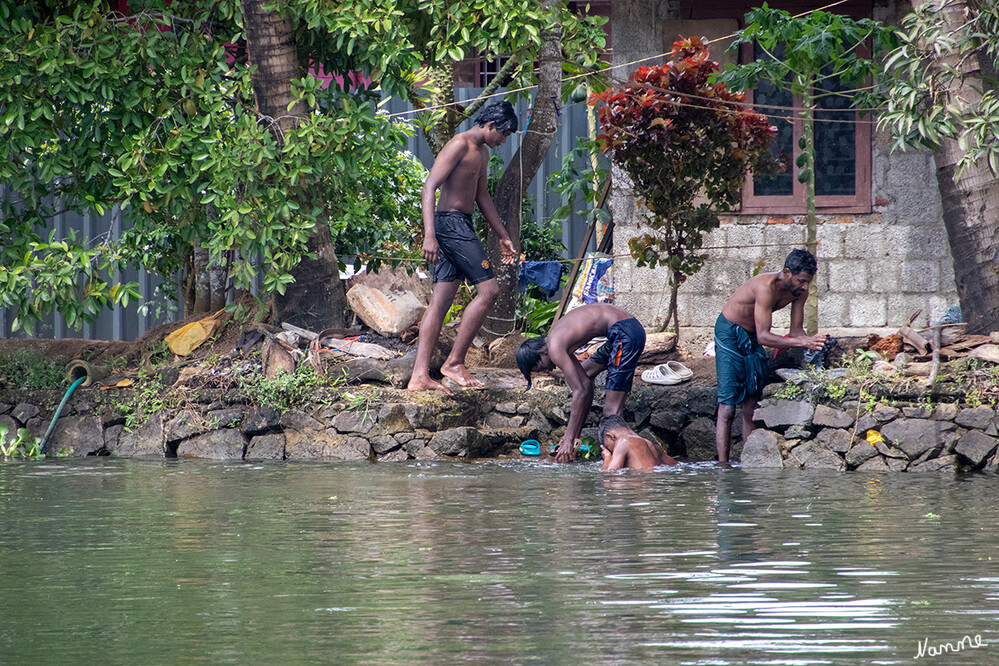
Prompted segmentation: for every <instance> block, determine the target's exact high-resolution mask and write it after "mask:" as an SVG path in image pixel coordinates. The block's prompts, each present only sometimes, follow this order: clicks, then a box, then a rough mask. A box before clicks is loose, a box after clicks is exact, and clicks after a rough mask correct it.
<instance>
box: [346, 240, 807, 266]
mask: <svg viewBox="0 0 999 666" xmlns="http://www.w3.org/2000/svg"><path fill="white" fill-rule="evenodd" d="M820 244H821V243H818V242H816V245H820ZM797 245H801V243H758V244H753V245H705V246H704V247H702V248H698V251H700V250H743V249H746V248H751V247H790V246H797ZM358 256H360V257H363V258H365V259H369V260H370V259H380V260H382V261H399V262H406V263H426V262H425V261H424V260H423V259H422V258H410V257H383V256H379V255H367V254H362V255H358ZM603 256H604V258H607V259H616V258H617V257H631V256H633V255H632V254H631V253H630V252H626V253H623V254H606V255H603ZM545 261H557V262H559V263H563V264H571V263H574V262H575V261H576V260H575V259H546V260H545Z"/></svg>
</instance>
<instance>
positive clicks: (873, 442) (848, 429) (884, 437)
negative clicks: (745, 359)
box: [0, 379, 999, 472]
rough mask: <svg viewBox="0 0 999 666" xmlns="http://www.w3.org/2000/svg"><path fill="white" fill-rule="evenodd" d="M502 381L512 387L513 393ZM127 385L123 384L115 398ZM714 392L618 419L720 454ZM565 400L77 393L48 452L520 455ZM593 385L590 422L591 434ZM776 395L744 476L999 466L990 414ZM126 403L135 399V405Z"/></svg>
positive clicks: (18, 406)
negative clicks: (277, 405)
mask: <svg viewBox="0 0 999 666" xmlns="http://www.w3.org/2000/svg"><path fill="white" fill-rule="evenodd" d="M508 385H509V384H508ZM124 390H129V389H124ZM715 391H716V388H715V386H714V385H713V384H708V383H700V382H698V381H697V380H696V379H695V380H693V381H690V382H687V383H684V384H680V385H676V386H649V385H643V384H640V383H636V385H635V388H634V390H633V391H632V393H631V396H630V397H629V399H628V403H627V409H626V412H625V418H626V419H628V421H629V422H631V423H632V424H634V427H635V429H636V430H637V431H638V432H639V433H640V434H641V435H643V436H644V437H647V438H649V439H652V440H654V441H658V442H660V443H661V444H662V445H663V447H664V448H666V449H667V451H669V453H670V454H671V455H673V456H675V457H677V458H680V459H681V460H685V461H688V462H698V461H707V460H714V459H715V444H714V437H715V421H714V419H715V411H716V405H715ZM61 398H62V393H61V392H56V391H51V392H42V391H34V392H32V393H30V394H24V393H17V392H14V391H6V392H3V391H0V424H7V425H8V427H9V431H10V433H11V434H10V435H8V437H12V436H13V433H14V432H15V431H16V430H17V429H18V428H21V427H26V428H27V429H28V430H29V431H30V432H31V434H32V435H35V436H38V437H41V436H42V435H43V434H44V433H45V431H46V429H47V428H48V425H49V423H50V421H51V419H52V414H53V413H54V411H55V407H56V406H57V405H58V404H59V400H60V399H61ZM569 402H570V395H569V391H568V390H567V389H566V388H565V387H564V386H561V385H549V386H547V387H544V388H541V389H535V390H532V391H529V392H525V391H524V390H523V389H520V388H503V389H484V390H459V391H456V392H455V396H454V397H453V398H451V397H447V396H444V395H441V394H432V393H412V392H409V391H401V390H395V389H376V388H351V389H350V390H349V391H348V390H344V391H339V392H336V391H331V390H325V391H323V390H320V391H317V392H316V393H315V395H313V396H312V398H311V399H310V400H308V401H301V402H299V403H298V404H296V405H294V406H292V407H290V408H288V409H285V410H281V411H279V410H277V409H274V408H273V407H268V406H266V405H261V404H257V403H253V402H252V401H250V400H249V399H248V398H247V397H246V396H244V395H242V394H240V393H239V392H233V391H222V390H217V389H204V390H200V391H192V392H191V393H189V394H188V395H186V396H184V401H183V405H177V404H173V405H172V406H163V407H161V408H158V409H149V410H148V413H146V414H145V415H143V416H142V417H141V418H137V414H136V413H135V412H134V411H132V412H131V413H130V414H125V413H123V411H122V409H121V406H122V405H123V404H128V401H127V400H122V395H121V393H120V392H117V393H116V392H115V391H100V390H96V389H81V390H78V391H77V392H76V393H75V394H74V396H73V399H72V400H71V402H70V403H69V404H67V406H66V408H65V409H64V410H63V415H62V417H61V418H60V419H59V421H58V422H57V424H56V427H55V428H54V430H53V434H52V437H51V438H50V441H49V442H48V443H47V445H46V450H47V451H49V452H56V451H59V450H63V451H64V452H65V453H68V454H69V455H72V456H89V455H108V456H119V457H157V458H162V457H168V458H172V457H181V458H206V459H214V460H243V459H245V460H265V459H275V460H372V461H396V460H408V459H456V458H457V459H475V458H490V457H506V456H519V455H520V454H519V450H518V447H519V444H520V443H521V442H522V441H524V440H526V439H537V440H539V441H541V442H542V444H543V445H544V446H545V447H547V446H548V445H550V444H553V443H555V442H557V441H558V438H559V437H560V436H561V435H562V433H563V432H564V429H565V425H566V423H567V420H568V405H569ZM602 402H603V396H602V390H601V389H599V388H598V389H597V395H596V397H595V400H594V404H595V407H594V408H593V410H592V411H591V413H590V415H589V418H588V419H587V424H586V425H587V428H586V429H585V430H584V435H585V434H596V433H595V431H594V429H595V427H596V425H597V423H598V421H599V417H600V411H599V407H598V406H599V405H600V404H602ZM828 402H829V404H822V403H821V402H820V403H819V404H813V403H812V402H810V401H808V400H789V399H781V398H777V397H773V398H768V399H765V400H763V401H762V402H761V403H760V408H759V409H758V410H757V412H756V420H757V425H758V426H759V428H758V429H757V430H755V431H754V432H753V434H752V435H751V437H750V438H749V441H748V442H747V444H746V446H745V449H744V450H743V448H742V447H741V445H740V443H739V440H740V438H739V436H738V419H736V424H735V429H736V431H737V432H736V433H735V434H734V439H735V440H736V442H735V444H734V445H733V449H732V459H733V460H736V461H741V464H742V466H743V467H746V468H750V467H756V468H760V467H763V468H783V469H797V468H805V469H832V470H859V471H865V472H872V471H873V472H889V471H907V472H940V471H944V472H953V471H955V470H956V471H970V470H991V471H999V452H997V445H999V415H997V414H996V410H995V409H994V408H993V407H990V406H974V407H968V406H960V404H959V403H939V404H936V405H932V406H931V405H928V404H926V403H925V402H924V403H922V404H907V405H898V406H896V405H894V404H890V402H891V401H886V400H880V401H875V402H869V403H860V402H858V401H856V400H854V401H845V402H842V403H839V404H834V403H832V401H828ZM133 404H134V403H133Z"/></svg>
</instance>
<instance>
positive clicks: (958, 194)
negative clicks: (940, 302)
mask: <svg viewBox="0 0 999 666" xmlns="http://www.w3.org/2000/svg"><path fill="white" fill-rule="evenodd" d="M913 4H914V5H917V4H919V3H918V1H917V0H914V2H913ZM968 4H969V3H967V2H962V1H956V2H950V3H947V4H946V5H945V6H944V7H943V9H942V14H943V16H944V17H945V21H946V24H947V28H948V29H950V30H957V29H958V28H959V27H960V26H961V25H963V24H964V23H965V21H966V17H965V12H966V11H967V9H968ZM935 66H936V67H956V68H957V69H958V70H959V71H960V72H961V74H963V75H964V76H963V78H962V79H958V80H956V82H955V87H953V88H952V89H951V90H949V91H948V92H949V96H950V103H952V104H960V105H961V106H963V107H965V108H968V109H975V108H976V107H977V106H978V105H979V103H980V102H981V99H982V97H981V92H980V91H979V90H978V89H977V88H976V85H979V82H980V81H981V74H982V70H981V62H980V60H979V52H976V53H973V54H970V55H964V56H962V55H953V56H951V57H949V58H948V57H946V56H945V57H943V58H941V59H940V61H939V62H937V63H936V64H935ZM962 156H963V150H962V149H961V147H960V146H959V145H958V142H957V140H956V139H953V140H942V141H941V142H940V147H939V150H937V151H936V153H935V154H934V156H933V157H934V160H935V162H936V167H937V185H938V186H939V188H940V199H941V202H942V204H943V218H944V226H945V227H946V228H947V238H948V239H949V241H950V252H951V256H952V257H953V259H954V278H955V281H956V283H957V294H958V297H959V298H960V300H961V311H962V314H963V315H964V319H965V321H967V322H968V332H969V333H984V334H987V333H989V332H991V331H996V330H999V179H997V178H996V177H995V176H994V175H993V174H992V173H991V172H990V171H989V170H988V167H987V165H986V164H985V163H984V162H983V161H979V162H978V163H976V164H972V165H970V166H967V167H965V168H964V169H963V170H962V171H961V173H960V174H957V169H956V166H957V163H958V161H959V160H960V159H961V157H962Z"/></svg>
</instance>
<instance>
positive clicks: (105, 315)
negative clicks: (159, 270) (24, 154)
mask: <svg viewBox="0 0 999 666" xmlns="http://www.w3.org/2000/svg"><path fill="white" fill-rule="evenodd" d="M480 92H481V89H477V88H459V89H457V90H456V91H455V93H456V96H457V98H458V101H459V102H466V101H468V100H470V99H473V98H474V97H476V96H477V95H478V94H479V93H480ZM549 103H552V102H549ZM516 107H517V115H518V117H519V118H520V124H521V131H520V132H518V133H517V134H515V135H513V136H511V137H510V138H509V139H508V140H507V142H506V143H505V144H504V145H503V146H501V147H500V148H499V152H500V154H501V155H502V157H503V161H504V163H507V162H509V161H510V160H511V159H512V158H513V155H514V153H516V151H517V149H518V148H519V147H520V141H521V139H522V138H523V137H524V136H525V134H524V131H523V130H524V128H525V127H526V126H527V124H528V122H529V112H530V102H529V101H528V100H520V101H519V102H518V103H517V105H516ZM384 108H385V110H386V111H388V112H389V113H392V114H397V113H404V112H407V111H410V110H411V109H412V107H411V106H410V105H409V104H408V103H407V102H403V101H401V100H398V99H391V100H389V102H388V103H387V104H385V106H384ZM406 117H407V116H400V117H399V119H400V120H404V119H405V118H406ZM560 120H561V122H560V125H559V129H558V132H557V134H556V136H555V137H554V139H553V141H552V146H551V149H550V150H549V151H548V156H547V157H546V158H545V161H544V164H542V166H541V168H540V169H539V170H538V175H537V176H536V177H535V179H534V182H533V183H532V184H531V188H530V190H529V192H527V193H526V195H527V196H532V197H533V198H534V202H535V213H534V215H535V222H541V221H543V220H545V219H546V218H547V217H549V216H550V215H551V213H552V211H554V210H555V209H556V208H558V207H559V206H560V205H562V202H561V201H560V200H559V196H558V195H557V194H556V193H553V192H550V191H549V189H548V184H547V180H548V175H549V174H551V173H553V172H555V171H558V170H559V169H560V168H561V165H562V157H563V156H564V155H565V154H566V153H567V152H569V151H571V150H572V149H573V148H574V147H575V145H576V138H577V137H580V136H586V133H587V129H586V107H585V105H583V104H570V105H567V106H565V107H562V108H561V109H560ZM470 125H471V123H465V124H464V125H462V126H461V127H460V128H459V131H463V130H465V129H467V128H468V127H469V126H470ZM405 147H406V149H407V150H409V151H410V152H411V153H413V154H414V155H416V157H417V158H418V159H419V160H420V161H421V162H423V164H424V165H425V166H426V167H427V168H428V169H429V168H430V166H431V165H432V164H433V153H432V152H431V150H430V147H429V146H428V145H427V143H426V141H425V140H424V139H423V136H422V134H421V133H420V132H419V131H418V130H416V129H415V126H414V135H413V136H412V137H410V138H409V140H408V141H407V142H406V146H405ZM8 196H10V195H9V193H8V192H7V191H6V190H5V189H4V188H2V187H0V197H5V198H6V197H8ZM527 223H528V221H527V220H524V224H527ZM414 224H421V221H420V220H414ZM129 226H130V222H129V220H128V216H127V214H124V215H123V213H122V211H121V209H120V208H119V207H117V206H116V207H115V208H114V209H113V210H111V211H108V212H107V213H105V214H104V215H102V216H98V215H97V214H96V213H88V214H85V215H78V214H76V213H72V212H66V213H62V214H60V215H57V216H56V217H55V219H54V220H53V225H52V227H50V229H51V228H55V230H56V236H57V237H58V238H63V237H65V236H66V234H67V233H68V232H69V230H70V229H75V230H76V232H77V234H78V237H81V236H82V237H83V238H87V239H93V238H94V237H95V236H99V237H101V238H102V239H103V238H104V237H110V238H113V239H117V238H120V236H121V232H122V229H127V228H128V227H129ZM50 229H47V230H45V231H44V232H42V235H43V236H47V234H48V232H49V230H50ZM585 232H586V229H585V227H584V225H583V223H582V222H581V221H580V220H578V219H573V220H571V221H570V222H569V223H568V224H566V225H565V228H564V229H563V230H562V242H563V244H564V245H565V246H566V248H568V254H569V255H570V256H574V255H575V253H576V251H577V250H578V247H579V243H581V242H582V239H583V236H584V234H585ZM591 246H592V241H591ZM591 249H592V247H591ZM124 281H126V282H131V281H135V282H138V283H139V289H140V291H141V293H142V295H143V298H144V299H146V300H145V302H144V303H132V304H130V305H129V306H128V307H127V308H118V309H115V310H105V311H103V312H101V313H100V314H99V315H98V316H97V318H96V319H95V321H94V323H93V324H87V325H85V326H84V327H83V328H82V329H81V330H80V331H76V330H73V329H71V328H69V327H68V326H67V325H66V322H65V320H64V319H63V318H62V317H61V316H59V315H50V316H48V317H46V318H45V319H44V320H43V321H42V322H41V323H40V324H38V325H36V327H35V334H34V337H36V338H54V339H61V338H85V339H90V340H135V339H137V338H139V337H141V336H142V335H143V334H144V333H145V332H146V331H147V330H149V329H150V328H152V327H155V326H157V325H159V324H162V323H165V322H168V321H172V320H175V319H177V318H179V317H180V313H179V312H177V311H176V310H175V311H174V312H173V313H170V312H166V311H165V310H166V308H165V307H164V306H166V305H167V303H165V302H164V301H163V299H162V298H160V299H158V300H157V298H156V296H155V294H154V291H155V289H156V287H157V286H158V285H159V284H161V283H162V279H161V278H160V277H159V276H157V275H151V274H149V273H147V272H146V271H145V270H143V269H141V268H136V267H130V268H128V269H127V270H126V271H125V275H124ZM157 303H159V304H160V307H159V308H157V307H156V305H157ZM143 304H148V305H149V307H148V308H143V307H142V306H143ZM157 309H159V310H160V312H159V318H157V316H156V311H157ZM179 309H181V310H182V309H183V308H182V307H180V308H179ZM13 318H14V314H13V313H12V312H10V311H7V310H5V309H2V308H0V337H26V336H25V334H24V332H23V331H18V332H17V333H12V332H11V330H10V325H11V321H12V320H13Z"/></svg>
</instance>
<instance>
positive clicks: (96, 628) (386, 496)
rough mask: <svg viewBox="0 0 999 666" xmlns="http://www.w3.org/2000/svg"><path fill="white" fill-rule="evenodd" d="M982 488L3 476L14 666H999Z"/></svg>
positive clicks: (150, 471) (120, 463) (821, 475)
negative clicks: (189, 665) (946, 646)
mask: <svg viewBox="0 0 999 666" xmlns="http://www.w3.org/2000/svg"><path fill="white" fill-rule="evenodd" d="M997 514H999V492H997V490H996V479H995V477H991V476H967V477H961V478H953V477H950V476H946V475H935V474H886V475H865V474H858V473H830V472H811V473H810V472H804V471H795V472H761V471H756V470H741V469H728V470H722V469H718V468H716V467H715V466H713V465H711V464H706V465H681V466H679V467H677V468H670V469H668V470H667V471H663V472H654V473H645V472H634V471H631V472H629V471H625V472H621V473H604V472H602V471H601V470H600V469H599V467H598V466H597V465H596V464H588V465H571V466H555V465H551V464H546V463H543V462H529V463H523V462H518V463H499V462H494V463H479V464H462V463H416V462H412V463H396V464H378V465H373V464H348V463H341V464H335V463H273V464H251V463H239V464H236V463H212V462H207V461H189V460H178V461H156V462H143V461H136V460H113V459H106V458H104V459H99V460H96V459H86V460H69V461H66V460H57V461H45V462H40V463H10V464H0V662H2V663H5V664H7V663H10V664H44V663H49V664H64V663H101V662H105V663H115V664H117V663H123V664H173V663H183V662H193V661H206V662H209V663H235V664H249V663H273V664H277V663H281V664H295V663H338V664H404V663H405V664H408V663H428V664H443V663H462V662H473V663H496V662H509V663H535V664H559V663H565V664H705V665H725V664H795V665H798V664H866V663H878V664H898V663H912V662H913V661H914V657H915V656H916V655H917V654H918V651H919V647H918V646H919V644H921V643H923V644H924V645H929V646H931V647H932V646H939V645H940V644H941V643H948V642H949V643H952V644H954V645H957V643H958V642H959V641H960V640H961V639H962V638H963V637H964V636H971V637H974V636H975V635H978V636H980V639H979V640H980V643H981V645H982V646H981V647H978V648H971V647H968V643H967V641H966V642H965V643H964V645H963V646H962V647H963V648H964V649H963V650H962V651H961V652H960V653H959V654H954V653H951V654H946V655H944V656H942V657H938V658H936V659H932V658H931V657H929V656H928V655H926V656H924V657H921V658H920V659H918V660H915V663H917V664H918V663H953V664H995V663H999V568H997V566H996V565H997V564H999V561H996V562H994V561H993V558H999V548H997V545H999V536H997V534H996V525H997V524H999V515H997Z"/></svg>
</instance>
